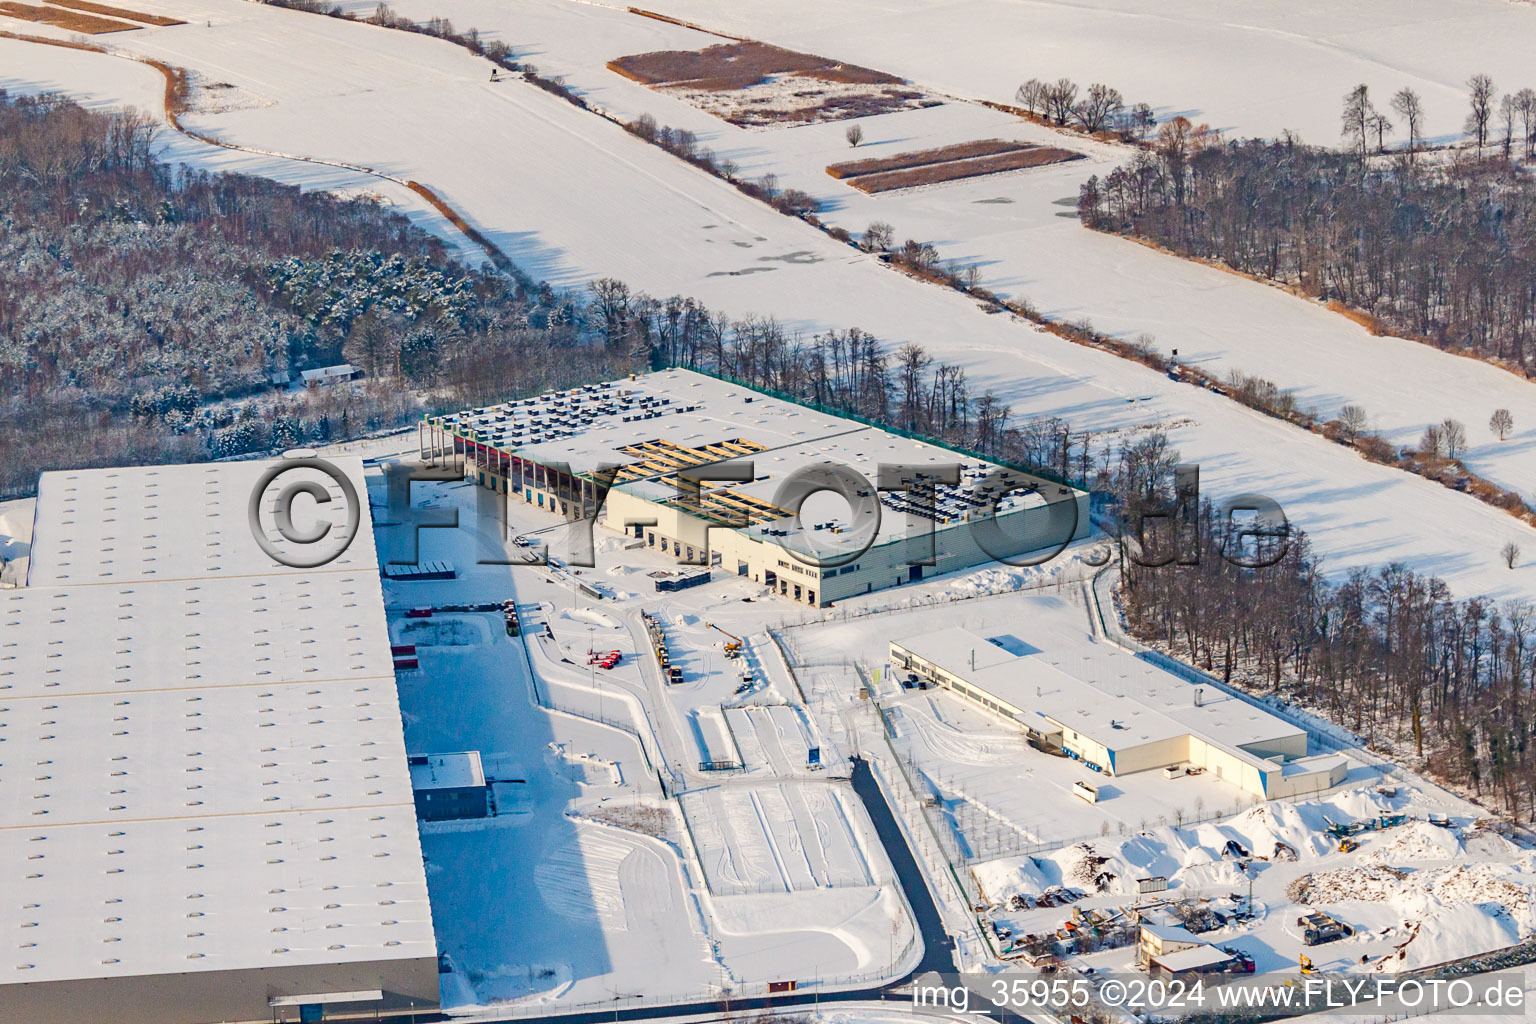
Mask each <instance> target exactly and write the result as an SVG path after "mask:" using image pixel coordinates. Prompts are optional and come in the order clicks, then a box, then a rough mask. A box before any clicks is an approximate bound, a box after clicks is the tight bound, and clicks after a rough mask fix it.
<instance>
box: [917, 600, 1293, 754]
mask: <svg viewBox="0 0 1536 1024" xmlns="http://www.w3.org/2000/svg"><path fill="white" fill-rule="evenodd" d="M895 643H896V644H897V645H898V646H900V647H901V648H902V649H904V650H906V651H908V652H910V653H912V654H915V655H917V656H918V657H920V658H922V659H924V660H925V661H928V662H930V663H932V664H934V665H937V666H939V667H941V668H943V669H944V670H945V671H947V672H950V673H951V674H953V675H955V676H958V677H960V678H961V679H963V680H965V681H966V682H967V683H969V684H971V685H973V686H974V687H975V688H976V689H978V690H983V691H986V692H987V693H988V694H990V695H991V696H992V697H993V698H994V699H997V700H1001V701H1004V702H1006V703H1007V704H1009V705H1011V706H1013V707H1015V708H1018V709H1020V711H1022V712H1023V713H1024V714H1025V715H1026V716H1030V715H1033V714H1040V715H1044V716H1046V717H1047V718H1049V719H1051V720H1052V721H1055V722H1059V723H1060V724H1061V725H1063V726H1065V727H1066V728H1069V729H1073V730H1076V731H1077V732H1079V733H1081V734H1083V735H1085V736H1090V737H1092V738H1093V739H1095V740H1097V741H1098V742H1100V743H1102V744H1104V745H1105V746H1106V747H1108V748H1109V749H1111V750H1117V749H1125V748H1128V747H1133V746H1139V745H1141V744H1143V743H1153V742H1156V741H1158V740H1163V739H1171V738H1173V737H1177V736H1186V735H1190V734H1197V735H1199V736H1201V737H1202V738H1204V739H1206V740H1208V741H1211V742H1215V743H1218V744H1220V745H1222V746H1223V747H1224V748H1229V749H1232V750H1233V751H1234V752H1236V753H1238V754H1240V755H1242V756H1245V757H1247V758H1248V759H1250V760H1252V761H1253V762H1254V763H1255V764H1257V765H1261V766H1262V767H1265V768H1274V767H1275V766H1274V765H1273V764H1271V763H1269V762H1267V761H1265V760H1264V759H1263V758H1260V757H1258V756H1256V755H1248V754H1245V753H1244V752H1243V751H1242V750H1241V748H1242V747H1243V746H1245V745H1248V744H1253V743H1258V742H1262V741H1271V740H1274V739H1276V738H1278V737H1283V736H1291V735H1294V734H1297V733H1300V732H1301V731H1302V730H1300V729H1298V728H1297V727H1295V726H1293V725H1291V724H1289V723H1288V722H1285V721H1284V720H1282V719H1280V718H1277V717H1276V716H1274V715H1271V714H1269V713H1268V712H1266V711H1263V710H1261V709H1259V708H1256V707H1254V706H1253V705H1252V704H1249V703H1247V702H1246V701H1242V700H1238V699H1236V698H1233V697H1229V696H1228V695H1226V694H1224V693H1221V692H1219V691H1218V690H1216V689H1215V688H1214V687H1206V688H1205V692H1204V694H1203V695H1202V697H1201V700H1200V703H1198V704H1197V703H1196V701H1195V690H1196V686H1195V685H1194V684H1192V683H1190V682H1187V681H1186V680H1184V679H1182V678H1180V677H1179V676H1176V675H1173V674H1172V673H1170V672H1165V671H1164V670H1162V669H1161V668H1158V667H1157V666H1156V665H1154V664H1152V663H1151V662H1147V661H1143V660H1141V659H1140V658H1136V657H1134V656H1132V655H1130V654H1127V653H1125V652H1123V651H1119V650H1116V649H1114V648H1111V647H1109V646H1108V645H1106V644H1097V645H1095V646H1094V648H1093V650H1092V652H1091V655H1087V656H1084V657H1083V658H1082V659H1079V660H1078V661H1077V662H1075V663H1071V671H1068V670H1067V665H1065V664H1064V665H1062V666H1058V665H1056V664H1053V663H1052V661H1050V660H1049V659H1048V657H1047V656H1046V654H1045V653H1043V652H1034V653H1029V654H1022V655H1020V654H1013V653H1011V652H1009V651H1007V650H1005V649H1004V648H1002V647H1000V646H999V645H998V644H995V643H993V642H991V641H990V640H988V639H986V638H985V637H982V636H980V635H978V634H976V633H973V632H971V631H970V630H968V629H965V628H963V627H959V626H952V627H948V628H945V629H940V630H935V631H933V632H931V633H923V634H919V635H918V636H913V637H905V638H903V639H901V640H898V641H895ZM973 665H974V666H975V667H974V668H973V667H972V666H973Z"/></svg>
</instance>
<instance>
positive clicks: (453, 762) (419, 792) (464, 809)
mask: <svg viewBox="0 0 1536 1024" xmlns="http://www.w3.org/2000/svg"><path fill="white" fill-rule="evenodd" d="M409 760H410V766H411V790H412V792H413V794H414V795H415V798H416V817H418V818H420V819H421V820H422V821H450V820H453V819H455V818H484V817H486V816H487V815H488V814H489V813H490V805H489V801H488V799H487V797H488V796H489V794H490V790H489V788H488V787H487V786H486V782H485V769H484V767H483V766H482V765H481V763H480V751H478V750H465V751H459V752H456V753H451V754H415V755H412V756H411V757H410V759H409Z"/></svg>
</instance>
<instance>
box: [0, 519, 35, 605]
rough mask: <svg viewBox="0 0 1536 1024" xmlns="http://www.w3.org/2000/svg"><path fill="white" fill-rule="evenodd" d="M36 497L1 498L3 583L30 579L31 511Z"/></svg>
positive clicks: (17, 582) (0, 570) (0, 574)
mask: <svg viewBox="0 0 1536 1024" xmlns="http://www.w3.org/2000/svg"><path fill="white" fill-rule="evenodd" d="M36 507H37V499H36V498H18V499H15V500H13V501H0V565H3V566H4V569H0V583H6V584H15V585H20V584H21V583H24V582H25V581H26V578H27V561H28V557H29V555H30V553H31V551H32V513H33V510H34V509H35V508H36Z"/></svg>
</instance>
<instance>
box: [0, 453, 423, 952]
mask: <svg viewBox="0 0 1536 1024" xmlns="http://www.w3.org/2000/svg"><path fill="white" fill-rule="evenodd" d="M334 462H335V464H336V465H337V467H338V468H339V469H340V470H342V472H343V473H344V474H345V476H346V477H347V478H348V479H349V480H350V481H351V482H352V484H353V486H354V487H355V488H356V490H357V493H358V494H359V495H365V494H366V493H367V492H366V490H365V489H364V485H363V479H362V476H363V474H362V463H361V460H359V459H357V458H339V459H336V460H334ZM265 466H266V464H263V463H234V464H224V465H213V466H161V467H157V468H154V469H140V470H128V469H123V470H91V471H84V470H82V471H71V472H69V473H49V474H45V475H44V477H43V478H42V481H41V484H40V487H39V501H38V514H37V527H38V528H37V534H36V537H35V546H34V548H33V554H34V558H33V564H32V571H31V573H30V577H29V582H30V585H29V586H27V587H24V588H20V589H18V590H15V591H11V592H6V593H3V594H0V726H3V728H0V890H3V891H4V892H5V894H6V897H5V899H4V901H0V933H3V934H5V935H8V936H11V937H13V938H14V939H15V940H16V941H14V942H11V943H8V944H7V945H6V946H5V947H4V949H3V951H0V972H3V973H4V974H6V975H7V976H8V977H7V979H6V980H7V981H8V982H9V981H19V982H35V981H45V980H53V979H65V978H90V977H111V976H118V975H145V974H161V973H165V974H172V973H181V972H187V971H205V970H234V969H245V968H259V967H269V966H284V965H293V964H323V963H339V962H350V961H359V960H384V959H396V958H401V959H404V958H419V957H430V956H434V955H435V953H436V943H435V941H434V937H433V930H432V918H431V910H430V906H429V904H428V901H427V889H426V878H425V872H424V869H423V865H422V858H421V848H420V843H419V840H418V838H417V832H416V818H415V811H414V801H413V798H412V793H411V783H410V776H409V773H408V770H407V765H406V757H405V750H404V743H403V736H402V725H401V717H400V707H399V700H398V695H397V693H396V689H395V681H394V673H393V662H392V658H391V655H390V650H389V636H388V632H387V627H386V623H385V615H384V605H383V597H382V594H381V590H380V583H379V576H378V568H377V564H376V561H375V555H374V547H373V538H372V533H371V529H370V527H369V522H368V517H367V516H366V515H363V516H362V517H361V524H360V527H359V531H358V536H357V537H356V539H355V543H353V544H352V545H351V546H350V547H349V549H348V550H347V552H346V553H345V554H344V555H343V556H342V558H341V559H339V560H338V561H336V562H333V563H331V564H330V565H326V566H324V567H321V568H319V569H308V570H301V569H290V568H287V567H285V566H280V565H278V564H277V563H275V562H273V561H272V559H271V558H269V557H268V556H266V555H264V554H262V553H261V552H260V550H259V548H258V546H257V544H256V542H255V540H254V538H253V537H252V535H251V532H250V528H249V525H248V522H247V519H246V504H247V502H246V499H247V497H248V495H249V492H250V488H251V484H252V483H253V482H254V480H255V478H256V476H257V475H258V474H259V473H260V472H261V471H262V470H263V469H264V468H265ZM284 481H286V477H285V478H284ZM280 483H281V482H280ZM279 485H280V484H279ZM301 515H302V513H300V512H298V511H296V512H295V518H296V519H298V518H299V517H300V516H301Z"/></svg>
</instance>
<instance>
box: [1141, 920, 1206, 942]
mask: <svg viewBox="0 0 1536 1024" xmlns="http://www.w3.org/2000/svg"><path fill="white" fill-rule="evenodd" d="M1141 930H1142V931H1144V932H1146V933H1147V934H1148V935H1155V936H1157V937H1158V938H1159V939H1162V940H1163V941H1164V942H1199V941H1200V940H1199V939H1197V938H1195V933H1194V932H1192V931H1190V930H1189V929H1188V928H1185V927H1184V926H1183V925H1179V924H1150V923H1143V924H1142V926H1141Z"/></svg>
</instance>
